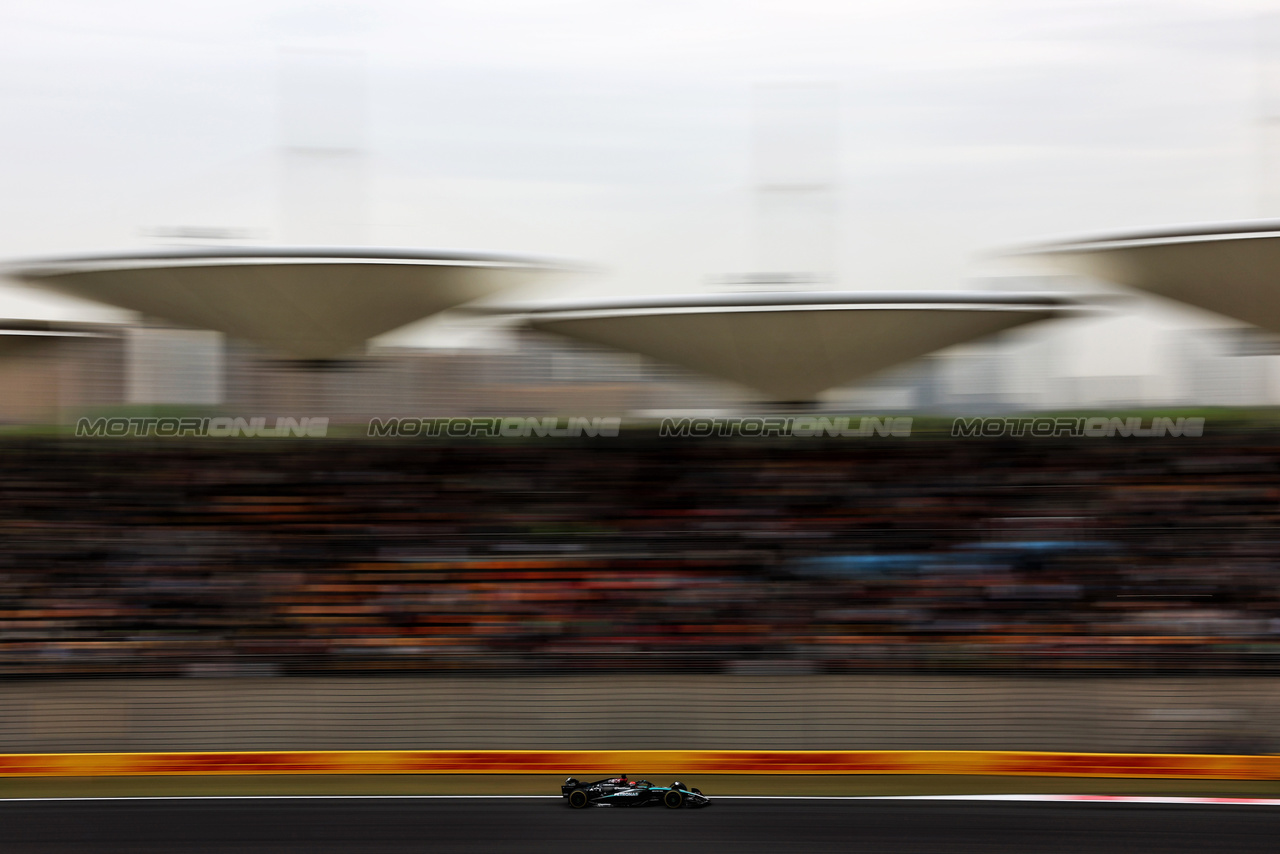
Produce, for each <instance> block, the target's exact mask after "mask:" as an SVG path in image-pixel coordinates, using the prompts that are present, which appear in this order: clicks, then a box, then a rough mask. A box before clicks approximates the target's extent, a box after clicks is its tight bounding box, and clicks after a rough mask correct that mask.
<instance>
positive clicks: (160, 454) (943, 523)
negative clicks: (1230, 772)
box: [0, 429, 1280, 676]
mask: <svg viewBox="0 0 1280 854" xmlns="http://www.w3.org/2000/svg"><path fill="white" fill-rule="evenodd" d="M1277 499H1280V435H1277V434H1275V433H1274V432H1273V431H1262V430H1255V431H1249V430H1245V429H1236V430H1234V431H1231V432H1223V433H1219V434H1216V435H1215V434H1214V433H1213V431H1212V430H1206V434H1205V436H1203V437H1200V438H1194V439H1193V438H1189V437H1177V438H1175V437H1167V438H1150V437H1148V438H1134V437H1129V438H1120V437H1116V438H1110V439H1101V438H1096V439H1077V440H1068V439H1044V438H1021V439H1001V440H975V439H963V440H962V439H951V438H947V437H941V436H938V437H931V436H927V435H926V436H919V437H912V438H893V437H871V438H859V439H835V438H830V437H825V438H807V439H776V438H773V439H709V438H708V439H683V440H674V439H658V438H656V437H654V436H647V437H646V436H639V435H628V434H624V435H623V436H621V437H618V438H599V437H597V438H594V439H582V440H571V439H562V440H518V439H515V440H498V439H479V440H459V441H456V442H452V443H451V442H447V441H445V440H430V441H428V440H387V441H349V442H348V441H344V440H336V439H322V440H316V439H311V440H307V439H296V440H283V439H276V440H244V439H238V440H232V439H228V440H195V439H185V440H180V439H174V440H141V439H137V440H133V439H129V440H125V439H122V440H104V439H98V440H91V441H84V440H81V441H69V440H63V439H42V440H36V439H29V438H27V439H10V440H6V441H4V442H3V443H0V542H2V543H3V546H4V547H3V549H0V674H5V675H10V676H17V675H40V674H53V675H143V674H149V675H160V674H171V675H255V674H276V673H279V674H288V673H301V672H339V673H347V672H350V673H357V672H358V673H371V672H378V673H403V672H424V671H441V670H447V671H460V670H461V671H519V672H537V671H556V670H568V669H573V670H582V669H590V668H600V669H604V668H615V669H616V668H627V669H633V668H655V669H679V668H701V669H721V670H724V669H727V670H730V671H735V672H762V671H771V672H806V671H817V670H847V669H868V668H920V667H945V668H958V667H961V668H982V669H1001V670H1025V669H1031V670H1046V669H1050V670H1067V671H1078V670H1098V669H1126V670H1133V669H1135V668H1138V669H1154V670H1159V671H1166V670H1169V669H1179V670H1185V669H1187V668H1216V669H1231V670H1237V671H1244V672H1264V671H1273V670H1274V669H1276V668H1277V666H1280V586H1278V585H1277V580H1278V579H1280V571H1278V567H1277V557H1278V555H1280V552H1278V551H1277V542H1278V540H1280V534H1278V531H1280V529H1278V528H1277V515H1278V514H1280V503H1278V501H1277Z"/></svg>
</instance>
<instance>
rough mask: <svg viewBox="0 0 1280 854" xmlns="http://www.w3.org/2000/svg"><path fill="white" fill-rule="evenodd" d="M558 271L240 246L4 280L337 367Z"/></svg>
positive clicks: (125, 257) (492, 259)
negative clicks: (375, 345)
mask: <svg viewBox="0 0 1280 854" xmlns="http://www.w3.org/2000/svg"><path fill="white" fill-rule="evenodd" d="M554 269H556V268H555V267H554V266H552V265H550V264H548V263H545V262H541V261H535V260H532V259H527V258H514V257H506V256H498V255H478V254H466V253H456V252H433V251H425V250H422V251H419V250H395V249H366V248H358V249H335V248H323V249H316V248H292V249H290V248H265V247H249V248H245V247H241V248H225V249H216V250H210V249H199V250H170V251H155V252H145V253H138V254H122V255H98V256H80V257H68V258H55V259H47V260H38V261H30V262H25V263H18V264H15V265H12V266H11V267H10V268H9V269H8V270H7V271H6V272H8V274H9V275H11V276H13V277H15V278H17V279H18V280H20V281H22V282H25V283H28V284H31V285H35V286H37V287H41V288H47V289H50V290H55V291H59V292H62V293H66V294H71V295H72V296H77V297H82V298H86V299H90V300H95V301H97V302H102V303H108V304H110V305H114V306H117V307H119V308H125V309H130V310H133V311H138V312H142V313H143V314H147V315H152V316H154V317H160V318H164V319H165V320H168V321H170V322H173V323H177V324H181V325H184V326H193V327H197V328H201V329H215V330H218V331H219V332H224V333H226V334H227V335H230V336H233V337H235V338H242V339H245V340H247V341H253V342H255V343H257V344H260V345H262V346H264V347H267V348H269V349H272V350H275V351H278V352H281V353H284V354H289V355H292V356H296V357H298V358H302V359H333V358H338V357H341V356H349V355H351V354H353V353H358V352H359V350H360V348H361V347H362V346H363V344H364V343H365V341H367V340H368V339H370V338H373V337H375V336H378V335H381V334H382V333H384V332H389V331H391V330H393V329H398V328H399V327H401V326H404V325H406V324H408V323H412V322H413V321H415V320H419V319H421V318H423V317H426V316H428V315H432V314H435V313H437V312H440V311H443V310H445V309H448V308H453V307H454V306H457V305H461V304H462V303H466V302H470V301H471V300H473V299H476V298H478V297H482V296H487V295H491V294H494V293H496V292H499V291H502V290H505V289H507V288H511V287H515V286H518V285H522V284H525V283H526V282H527V281H529V280H530V278H531V277H532V276H534V275H536V274H538V273H543V272H549V271H552V270H554Z"/></svg>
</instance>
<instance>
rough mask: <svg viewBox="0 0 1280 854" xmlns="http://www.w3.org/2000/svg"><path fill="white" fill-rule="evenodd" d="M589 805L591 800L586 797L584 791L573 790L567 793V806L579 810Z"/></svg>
mask: <svg viewBox="0 0 1280 854" xmlns="http://www.w3.org/2000/svg"><path fill="white" fill-rule="evenodd" d="M589 803H591V798H589V797H587V793H586V791H584V790H582V789H574V790H573V791H572V792H570V793H569V806H571V807H573V808H574V809H575V810H580V809H582V808H583V807H585V806H586V805H587V804H589Z"/></svg>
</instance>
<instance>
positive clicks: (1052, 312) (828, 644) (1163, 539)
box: [0, 0, 1280, 753]
mask: <svg viewBox="0 0 1280 854" xmlns="http://www.w3.org/2000/svg"><path fill="white" fill-rule="evenodd" d="M1273 36H1280V23H1278V22H1277V19H1276V18H1274V17H1273V16H1272V15H1271V12H1270V8H1269V6H1268V4H1263V3H1243V2H1226V3H1224V2H1221V0H1215V2H1207V0H1205V1H1204V2H1182V3H1167V2H1160V3H1148V2H1102V3H1094V4H1084V5H1082V4H1079V3H1053V2H1045V3H1032V4H1024V3H1018V4H1010V3H992V2H977V0H971V1H970V2H907V3H884V4H876V3H870V4H865V3H864V4H856V5H854V6H849V5H848V4H839V3H834V4H833V3H821V2H789V3H786V4H770V3H754V4H742V3H720V2H693V3H681V4H675V5H671V4H661V3H658V4H655V3H652V2H649V3H630V2H613V3H585V2H544V3H538V4H532V5H531V4H524V3H508V2H493V3H487V4H465V3H462V4H459V3H436V4H427V5H423V4H413V3H394V2H381V3H362V4H345V5H344V4H339V3H329V4H324V3H320V4H316V3H290V2H256V3H235V2H230V3H220V4H216V5H213V6H209V7H208V8H199V9H197V8H195V7H186V8H173V7H171V6H170V5H163V4H154V3H142V2H134V3H129V2H126V3H116V4H112V5H111V6H110V7H107V6H100V5H96V4H89V3H72V2H64V3H55V4H47V3H46V4H38V3H22V2H17V3H9V4H6V5H5V6H4V8H3V9H2V10H0V39H2V41H0V44H3V46H4V50H2V51H0V69H3V72H4V73H3V74H2V75H0V79H4V80H6V81H7V82H6V83H5V84H4V85H3V87H0V107H3V109H0V131H2V132H0V154H2V156H0V176H3V179H4V180H3V182H0V186H3V187H4V188H5V190H4V193H3V194H0V254H2V255H3V256H4V257H6V258H9V259H13V260H12V263H11V264H9V266H7V267H6V272H7V275H8V278H7V279H6V281H5V283H4V286H3V288H0V422H3V429H0V508H2V510H0V544H2V546H3V547H2V548H0V750H4V751H8V752H38V751H82V750H162V749H163V750H209V749H229V750H230V749H307V748H315V749H320V748H335V749H337V748H349V749H363V748H374V747H404V748H416V747H422V748H430V747H473V748H531V749H533V748H545V747H566V748H568V747H572V748H606V747H619V748H631V747H634V748H645V747H672V748H675V747H695V748H698V747H705V748H738V747H741V748H773V747H777V748H813V749H822V748H831V749H836V748H841V749H848V748H959V749H963V748H984V749H1043V750H1090V751H1095V750H1096V751H1110V750H1116V751H1166V752H1170V751H1171V752H1245V753H1249V752H1259V753H1261V752H1275V751H1277V750H1278V749H1280V711H1277V709H1278V708H1280V706H1278V705H1277V703H1276V702H1275V700H1276V699H1277V695H1278V694H1280V683H1277V681H1276V679H1275V674H1276V672H1277V669H1280V591H1278V588H1277V586H1276V578H1277V575H1276V573H1277V556H1276V542H1277V537H1276V533H1275V531H1276V528H1275V523H1276V514H1277V509H1276V507H1277V504H1276V502H1277V496H1278V494H1280V479H1278V475H1280V441H1278V440H1277V433H1276V422H1275V415H1274V409H1273V407H1274V405H1275V404H1276V403H1277V402H1278V400H1280V364H1277V354H1278V353H1280V346H1278V345H1277V342H1276V340H1275V338H1274V335H1275V334H1276V332H1277V331H1280V310H1276V308H1275V307H1274V306H1272V305H1271V304H1270V293H1271V291H1272V290H1273V288H1272V287H1271V281H1272V280H1273V278H1274V277H1273V276H1272V274H1271V270H1273V269H1275V270H1277V271H1280V254H1277V255H1276V258H1275V259H1274V260H1273V259H1271V258H1270V256H1269V255H1267V253H1268V252H1271V251H1273V250H1270V249H1269V248H1268V247H1270V245H1271V244H1272V243H1273V242H1275V241H1277V233H1280V226H1274V225H1273V224H1266V223H1264V224H1262V225H1258V224H1252V225H1248V226H1244V225H1229V226H1218V225H1210V226H1191V227H1183V228H1181V229H1180V230H1178V231H1176V232H1161V233H1160V234H1158V235H1156V236H1155V237H1151V236H1150V235H1147V236H1144V237H1142V238H1141V239H1139V240H1129V239H1127V238H1126V240H1122V241H1120V242H1119V243H1117V244H1115V246H1119V247H1120V249H1121V250H1125V251H1127V249H1135V251H1136V253H1137V254H1136V255H1134V256H1133V257H1130V256H1123V258H1121V261H1120V262H1117V263H1116V264H1114V265H1112V266H1111V267H1106V268H1105V269H1103V268H1097V269H1093V268H1090V269H1082V268H1081V267H1079V266H1078V265H1075V266H1073V265H1071V264H1063V263H1060V262H1061V260H1062V258H1061V255H1058V256H1055V255H1053V254H1052V253H1050V254H1045V253H1038V254H1037V253H1032V254H1027V253H1025V252H1023V251H1022V250H1021V249H1020V247H1024V246H1027V245H1031V244H1035V243H1037V242H1038V241H1041V240H1044V239H1046V238H1052V237H1055V236H1058V235H1063V234H1067V235H1074V234H1085V235H1094V234H1103V235H1106V234H1109V233H1111V232H1113V231H1115V230H1122V229H1133V228H1148V227H1151V226H1165V225H1168V224H1170V223H1172V224H1178V223H1186V222H1191V223H1214V222H1220V221H1239V220H1250V219H1254V218H1257V217H1264V218H1265V217H1267V216H1271V215H1280V192H1278V191H1280V183H1278V182H1280V176H1277V175H1276V174H1275V173H1276V171H1277V170H1276V168H1275V163H1277V162H1280V147H1278V146H1280V140H1274V139H1273V138H1272V137H1273V132H1274V130H1275V118H1276V117H1277V116H1280V106H1278V105H1280V75H1277V74H1276V69H1277V68H1280V38H1273ZM1273 42H1275V43H1276V44H1275V45H1273ZM1170 235H1173V236H1170ZM1143 241H1148V242H1149V243H1150V245H1151V246H1153V247H1156V249H1157V250H1158V249H1159V247H1164V246H1167V245H1177V246H1182V245H1183V244H1184V243H1186V244H1187V245H1189V246H1191V248H1190V249H1189V250H1187V251H1188V252H1190V253H1192V254H1190V255H1188V256H1186V259H1183V258H1181V256H1179V257H1178V258H1175V259H1174V261H1172V262H1168V263H1166V262H1164V261H1159V259H1156V260H1152V258H1154V255H1152V254H1151V253H1150V252H1148V244H1147V243H1144V242H1143ZM1073 245H1074V246H1075V247H1076V248H1075V249H1072V250H1070V252H1068V253H1067V254H1068V255H1071V254H1072V253H1075V254H1074V255H1072V257H1077V256H1080V253H1081V252H1084V251H1085V250H1080V249H1079V247H1081V246H1085V247H1088V246H1096V244H1095V243H1088V242H1086V243H1077V244H1073ZM1205 245H1213V246H1226V247H1227V249H1226V250H1225V251H1228V252H1230V251H1235V248H1236V247H1238V246H1243V247H1246V248H1247V249H1249V250H1253V249H1257V250H1258V252H1257V253H1255V254H1252V255H1248V257H1247V258H1246V259H1245V260H1243V261H1238V260H1232V258H1234V257H1235V256H1231V258H1228V259H1227V260H1218V259H1217V256H1214V257H1213V258H1210V259H1209V260H1204V254H1203V252H1202V251H1201V249H1200V248H1199V247H1202V246H1205ZM388 246H390V247H412V248H407V249H406V248H400V249H394V250H389V249H386V248H385V247H388ZM1135 247H1136V248H1135ZM1113 248H1114V246H1112V245H1111V244H1108V246H1107V247H1105V248H1104V254H1105V253H1106V252H1111V251H1112V249H1113ZM1177 251H1181V250H1180V249H1179V250H1177ZM1144 253H1146V254H1144ZM1080 257H1082V256H1080ZM1107 257H1109V258H1110V257H1117V256H1113V255H1108V256H1107ZM33 259H34V260H33ZM1157 261H1159V263H1157ZM1148 262H1150V263H1148ZM1162 264H1163V265H1164V266H1161V265H1162ZM1144 265H1147V266H1144ZM1196 265H1199V266H1196ZM1099 270H1102V272H1099ZM1170 270H1174V271H1181V273H1184V274H1186V275H1185V276H1184V278H1188V279H1189V283H1188V282H1183V281H1182V280H1180V279H1179V280H1178V281H1177V282H1176V283H1175V284H1176V285H1177V286H1176V287H1174V286H1172V285H1169V286H1166V280H1172V279H1177V278H1178V277H1177V276H1176V275H1174V274H1173V273H1170V272H1169V271H1170ZM1152 271H1154V272H1152ZM1187 271H1191V272H1187ZM1224 293H1226V294H1231V295H1233V299H1232V300H1227V301H1226V303H1223V302H1221V301H1218V296H1217V295H1220V294H1224ZM778 413H781V414H782V415H784V416H787V417H793V418H794V417H797V416H805V415H809V416H816V415H824V416H828V417H835V416H836V415H838V414H843V415H844V416H846V417H853V418H855V420H856V419H857V418H859V417H861V416H864V415H865V416H875V417H877V418H881V417H890V416H892V417H903V418H910V419H912V422H913V424H914V426H913V429H912V430H911V435H910V436H879V435H873V436H864V437H858V438H852V437H845V438H841V437H833V436H820V437H813V436H808V437H800V436H793V437H785V436H772V437H744V436H703V437H698V436H686V437H684V438H673V437H670V436H663V435H662V434H661V431H660V429H659V425H660V424H661V422H662V420H663V419H664V418H670V419H678V418H681V417H689V416H696V415H701V416H708V417H738V416H765V415H770V414H774V415H776V414H778ZM1030 413H1054V414H1055V415H1057V416H1062V417H1070V418H1080V419H1083V418H1088V417H1111V416H1115V417H1120V418H1125V419H1127V418H1131V417H1136V418H1139V419H1142V420H1141V421H1140V424H1141V425H1150V424H1151V423H1152V421H1151V418H1153V417H1166V416H1168V417H1170V418H1173V417H1199V418H1204V419H1205V427H1204V430H1203V435H1198V436H1196V435H1181V436H1177V435H1168V436H1163V437H1154V436H1111V437H1087V436H1079V437H1076V438H1071V437H1070V436H1068V435H1056V436H1052V437H1044V436H1031V435H1004V436H1002V437H988V438H978V437H964V436H957V435H954V433H953V431H952V424H953V419H955V418H956V417H960V416H963V417H966V418H969V417H975V416H993V417H994V416H1001V417H1003V416H1010V417H1015V416H1025V415H1028V414H1030ZM454 416H456V417H464V416H465V417H473V416H488V417H496V418H502V417H512V418H522V419H523V418H530V417H539V418H542V417H550V418H553V419H562V418H567V417H570V416H574V417H586V418H600V417H613V418H620V419H621V423H622V425H623V427H622V430H621V431H620V433H619V435H616V436H580V437H576V438H574V437H563V436H562V437H539V436H537V435H533V436H524V437H511V436H492V435H490V436H480V437H475V438H465V437H461V436H455V437H453V438H450V437H447V436H436V437H425V438H424V437H415V438H406V437H401V438H388V437H378V436H371V435H367V430H366V428H367V425H368V424H369V421H370V419H372V418H378V419H387V418H392V417H419V418H423V417H425V418H439V417H454ZM184 417H188V418H200V419H206V418H232V419H235V418H243V419H246V420H248V419H252V418H256V417H266V418H268V419H269V421H270V422H274V419H275V418H276V417H292V418H324V419H328V421H327V423H328V435H327V436H324V437H318V436H313V437H291V438H280V437H273V438H247V437H244V436H239V437H221V438H219V437H204V436H192V435H187V436H177V437H163V436H155V435H152V436H123V437H111V436H99V437H96V438H90V437H84V436H81V437H78V438H77V437H76V436H75V425H76V424H77V423H78V422H79V421H80V420H81V419H90V420H91V421H92V420H94V419H100V418H105V419H110V418H117V419H119V418H153V419H158V418H184ZM554 423H556V424H563V423H565V422H563V421H556V422H554ZM1125 423H1126V424H1127V423H1128V422H1127V421H1126V422H1125ZM601 708H603V709H608V710H609V714H608V715H604V716H600V715H595V714H581V713H580V710H582V709H601ZM675 709H678V710H680V714H681V717H680V725H679V726H678V727H675V728H673V727H672V726H671V725H670V720H669V719H666V718H664V716H663V715H662V714H656V713H659V712H662V711H663V710H675Z"/></svg>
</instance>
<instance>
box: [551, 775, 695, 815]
mask: <svg viewBox="0 0 1280 854" xmlns="http://www.w3.org/2000/svg"><path fill="white" fill-rule="evenodd" d="M560 796H561V797H563V798H564V799H565V801H566V802H567V803H568V804H569V806H571V807H573V808H574V809H582V808H583V807H656V806H658V805H661V806H664V807H667V808H668V809H673V810H676V809H680V808H681V807H685V808H688V809H698V808H699V807H705V806H707V805H708V804H710V803H711V799H710V798H708V797H707V796H706V795H704V794H702V791H701V790H700V789H691V788H689V787H688V786H686V785H685V784H684V783H672V784H671V785H670V786H655V785H653V784H652V783H650V782H649V781H648V780H628V779H627V775H626V774H622V775H620V776H618V777H610V778H609V779H607V780H596V781H595V782H594V783H584V782H582V781H580V780H577V779H575V778H574V777H570V778H569V779H568V780H565V781H564V785H562V786H561V787H560Z"/></svg>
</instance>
